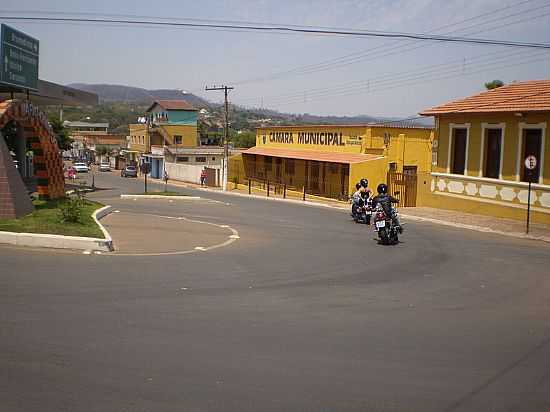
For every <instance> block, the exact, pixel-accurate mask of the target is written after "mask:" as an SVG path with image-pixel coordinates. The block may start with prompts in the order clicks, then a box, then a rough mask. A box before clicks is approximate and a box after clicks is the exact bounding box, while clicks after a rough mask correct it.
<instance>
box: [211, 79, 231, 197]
mask: <svg viewBox="0 0 550 412" xmlns="http://www.w3.org/2000/svg"><path fill="white" fill-rule="evenodd" d="M233 89H234V87H231V86H212V87H208V86H206V89H205V90H206V91H211V90H223V91H224V94H225V133H224V140H225V142H224V152H223V179H222V182H223V183H222V185H223V190H224V191H226V190H227V173H228V170H229V167H228V162H229V105H228V103H227V92H228V90H233Z"/></svg>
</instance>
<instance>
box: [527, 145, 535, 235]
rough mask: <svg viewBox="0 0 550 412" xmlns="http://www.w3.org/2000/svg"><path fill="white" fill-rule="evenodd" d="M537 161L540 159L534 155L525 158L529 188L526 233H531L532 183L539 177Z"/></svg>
mask: <svg viewBox="0 0 550 412" xmlns="http://www.w3.org/2000/svg"><path fill="white" fill-rule="evenodd" d="M537 163H538V160H537V158H536V157H535V156H534V155H529V156H527V157H526V158H525V162H524V165H525V173H524V176H525V180H527V183H528V185H529V186H528V189H527V222H526V225H525V233H527V234H529V220H530V215H531V183H533V182H535V183H536V180H537V179H538V173H537Z"/></svg>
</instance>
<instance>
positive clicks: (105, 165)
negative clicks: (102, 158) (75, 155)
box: [99, 162, 111, 172]
mask: <svg viewBox="0 0 550 412" xmlns="http://www.w3.org/2000/svg"><path fill="white" fill-rule="evenodd" d="M99 171H100V172H110V171H111V165H110V164H109V163H108V162H101V163H100V164H99Z"/></svg>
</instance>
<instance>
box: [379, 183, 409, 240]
mask: <svg viewBox="0 0 550 412" xmlns="http://www.w3.org/2000/svg"><path fill="white" fill-rule="evenodd" d="M376 191H377V192H378V195H377V196H374V197H373V198H372V207H373V208H375V207H376V205H378V204H380V206H381V207H382V209H383V210H384V213H385V214H386V216H389V217H390V218H391V220H392V222H393V224H394V226H395V227H396V228H397V230H398V231H399V233H403V227H402V226H401V223H400V222H399V217H398V216H397V213H395V209H393V207H392V206H391V204H392V203H399V200H398V199H396V198H395V197H393V196H391V195H389V194H388V186H387V185H386V184H384V183H380V184H379V185H378V187H377V188H376Z"/></svg>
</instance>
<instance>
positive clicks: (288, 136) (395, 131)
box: [256, 125, 434, 172]
mask: <svg viewBox="0 0 550 412" xmlns="http://www.w3.org/2000/svg"><path fill="white" fill-rule="evenodd" d="M304 133H305V134H308V133H315V134H321V133H323V134H324V136H323V137H322V138H321V137H319V139H322V140H323V141H324V142H325V143H326V141H327V137H326V136H327V134H328V133H330V134H332V136H334V135H337V136H338V138H337V140H336V142H337V144H334V142H335V139H334V137H333V138H332V140H331V141H330V144H320V143H305V142H303V141H300V136H301V135H303V134H304ZM433 136H434V131H433V130H432V129H425V128H398V127H379V126H369V125H364V126H323V125H318V126H288V127H273V128H259V129H257V134H256V146H259V147H273V148H279V149H292V150H314V151H328V152H345V153H371V154H380V155H382V156H386V158H387V163H390V162H395V163H397V165H398V170H402V168H403V164H405V165H408V166H417V167H418V171H419V172H420V171H429V170H431V159H432V154H431V150H432V143H431V142H432V140H433Z"/></svg>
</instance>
